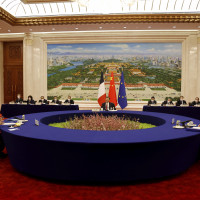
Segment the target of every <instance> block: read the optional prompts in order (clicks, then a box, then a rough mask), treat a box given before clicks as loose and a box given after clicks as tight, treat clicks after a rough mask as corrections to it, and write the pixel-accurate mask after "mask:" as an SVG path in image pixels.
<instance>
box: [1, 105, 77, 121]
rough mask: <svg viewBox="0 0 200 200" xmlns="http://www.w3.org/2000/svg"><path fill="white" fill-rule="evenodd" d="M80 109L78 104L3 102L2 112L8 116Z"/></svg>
mask: <svg viewBox="0 0 200 200" xmlns="http://www.w3.org/2000/svg"><path fill="white" fill-rule="evenodd" d="M65 110H79V106H78V105H45V104H44V105H27V104H2V106H1V114H2V115H3V116H4V117H6V118H8V117H13V116H17V115H26V114H31V113H40V112H52V111H65Z"/></svg>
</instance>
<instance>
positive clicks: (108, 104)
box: [101, 97, 116, 111]
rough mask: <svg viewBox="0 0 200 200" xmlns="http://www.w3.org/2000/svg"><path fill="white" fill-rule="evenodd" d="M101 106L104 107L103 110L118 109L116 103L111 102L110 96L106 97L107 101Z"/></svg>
mask: <svg viewBox="0 0 200 200" xmlns="http://www.w3.org/2000/svg"><path fill="white" fill-rule="evenodd" d="M101 108H103V110H106V111H108V110H116V108H115V104H114V103H112V102H110V97H106V102H105V103H102V105H101Z"/></svg>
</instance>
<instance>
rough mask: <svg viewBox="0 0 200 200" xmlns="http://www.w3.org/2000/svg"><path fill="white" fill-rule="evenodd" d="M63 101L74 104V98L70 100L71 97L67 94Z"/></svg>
mask: <svg viewBox="0 0 200 200" xmlns="http://www.w3.org/2000/svg"><path fill="white" fill-rule="evenodd" d="M65 103H69V104H74V100H72V97H71V96H70V95H69V96H68V99H66V100H65Z"/></svg>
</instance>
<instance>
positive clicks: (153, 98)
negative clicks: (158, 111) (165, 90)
mask: <svg viewBox="0 0 200 200" xmlns="http://www.w3.org/2000/svg"><path fill="white" fill-rule="evenodd" d="M151 104H157V101H156V100H155V97H154V96H153V97H151V100H149V101H148V106H150V105H151Z"/></svg>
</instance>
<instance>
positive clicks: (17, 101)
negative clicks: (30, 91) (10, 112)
mask: <svg viewBox="0 0 200 200" xmlns="http://www.w3.org/2000/svg"><path fill="white" fill-rule="evenodd" d="M22 102H23V99H22V98H20V99H18V98H17V99H16V100H15V103H22Z"/></svg>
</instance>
